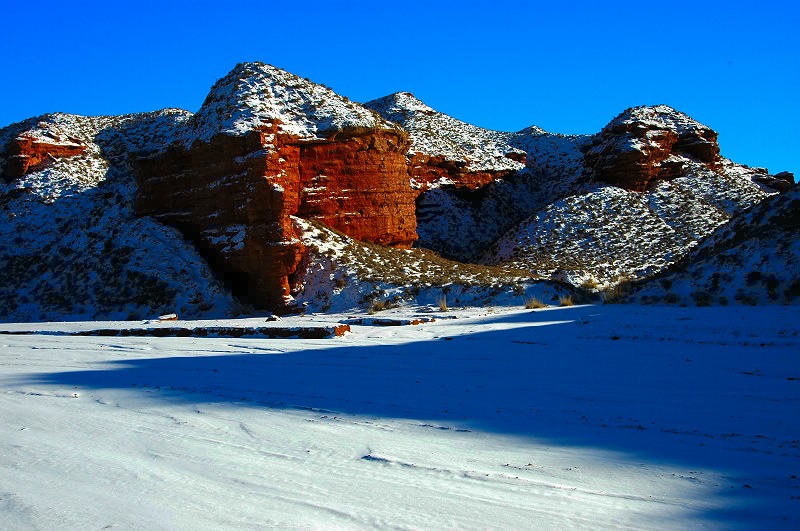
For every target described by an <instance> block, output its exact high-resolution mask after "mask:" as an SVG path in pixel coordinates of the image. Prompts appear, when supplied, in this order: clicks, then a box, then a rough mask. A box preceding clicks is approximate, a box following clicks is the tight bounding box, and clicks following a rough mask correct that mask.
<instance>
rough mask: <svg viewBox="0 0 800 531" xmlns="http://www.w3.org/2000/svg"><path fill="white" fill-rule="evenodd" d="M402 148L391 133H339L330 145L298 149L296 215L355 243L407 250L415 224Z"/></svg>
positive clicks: (402, 137) (399, 136)
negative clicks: (298, 183) (329, 228)
mask: <svg viewBox="0 0 800 531" xmlns="http://www.w3.org/2000/svg"><path fill="white" fill-rule="evenodd" d="M408 145H409V143H408V137H407V135H406V134H405V133H402V132H400V131H397V130H376V131H372V132H370V133H369V134H366V135H356V136H351V137H348V136H346V135H342V134H341V133H340V134H339V135H337V136H336V137H335V140H334V141H326V142H322V143H309V144H304V145H301V146H300V208H299V209H298V211H297V215H298V216H300V217H303V218H306V219H314V220H318V221H321V222H322V223H324V224H326V225H327V226H329V227H332V228H334V229H337V230H340V231H342V232H343V233H345V234H347V235H348V236H350V237H352V238H355V239H358V240H363V241H368V242H374V243H378V244H381V245H391V246H397V247H404V248H409V247H411V244H412V243H414V241H415V240H416V239H417V232H416V227H417V221H416V213H415V204H414V199H415V195H414V193H413V191H412V190H411V185H410V181H409V177H408V167H407V166H406V157H405V153H406V151H407V150H408Z"/></svg>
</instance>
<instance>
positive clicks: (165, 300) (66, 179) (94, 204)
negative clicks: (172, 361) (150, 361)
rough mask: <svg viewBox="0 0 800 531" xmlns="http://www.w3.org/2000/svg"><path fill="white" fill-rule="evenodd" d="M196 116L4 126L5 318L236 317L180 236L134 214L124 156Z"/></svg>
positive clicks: (0, 206)
mask: <svg viewBox="0 0 800 531" xmlns="http://www.w3.org/2000/svg"><path fill="white" fill-rule="evenodd" d="M189 116H190V113H187V112H186V111H179V110H165V111H160V112H155V113H147V114H134V115H125V116H115V117H83V116H75V115H68V114H51V115H46V116H42V117H38V118H33V119H30V120H26V121H25V122H21V123H18V124H13V125H11V126H8V127H5V128H3V129H0V168H3V173H4V180H3V182H2V183H0V270H2V271H3V274H2V275H0V320H4V321H36V320H64V319H77V320H83V319H98V318H103V319H126V318H146V317H153V316H158V315H159V314H160V313H167V312H178V313H180V314H181V315H183V316H186V317H192V316H198V317H199V316H200V315H209V316H210V315H216V316H223V315H225V314H226V312H229V311H231V310H232V308H233V301H232V300H231V298H230V296H229V295H227V294H225V292H224V290H222V288H221V286H219V285H218V284H217V283H216V282H215V281H214V280H213V275H212V274H211V271H210V270H209V269H208V267H207V266H206V265H205V263H204V261H203V260H202V259H201V258H200V257H199V256H198V255H197V253H196V252H195V250H194V248H193V247H192V246H191V245H189V244H188V243H187V242H186V241H184V240H183V238H182V237H181V236H180V234H178V233H177V232H176V231H174V230H172V229H169V228H167V227H164V226H163V225H161V224H159V223H156V222H155V221H153V220H152V219H149V218H137V217H136V216H135V215H134V208H133V201H134V193H135V186H134V182H133V177H132V173H131V170H130V166H129V164H128V157H129V155H130V154H132V153H138V152H141V151H147V150H153V149H157V148H158V147H160V146H161V145H163V143H164V142H167V141H169V139H171V138H172V135H173V134H174V131H175V127H176V125H177V124H179V123H181V122H183V121H185V120H186V119H187V118H188V117H189ZM20 139H22V141H20ZM65 144H69V145H73V146H80V149H79V150H74V151H72V152H65V151H63V150H60V149H59V148H60V146H63V145H65ZM53 146H55V149H54V148H53ZM20 147H21V148H23V149H19V148H20ZM9 148H10V149H9ZM15 158H16V160H17V161H19V160H20V159H23V160H26V161H28V162H29V163H28V164H24V165H23V164H19V163H15V162H14V160H15ZM15 164H16V168H17V170H16V171H15V169H14V168H15ZM20 171H22V172H23V173H22V175H19V172H20Z"/></svg>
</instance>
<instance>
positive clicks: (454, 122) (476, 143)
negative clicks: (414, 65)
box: [364, 92, 525, 172]
mask: <svg viewBox="0 0 800 531" xmlns="http://www.w3.org/2000/svg"><path fill="white" fill-rule="evenodd" d="M364 106H365V107H367V108H368V109H371V110H373V111H375V112H377V113H378V114H380V115H381V116H382V117H383V118H385V119H387V120H390V121H392V122H394V123H396V124H398V125H399V126H401V127H403V128H404V129H406V130H407V131H408V133H409V135H410V137H411V148H410V149H409V156H413V155H414V154H419V155H422V156H425V157H440V158H442V159H444V160H449V161H457V162H463V163H465V169H466V170H467V171H473V172H477V171H493V172H504V171H520V170H522V169H523V168H524V167H525V165H524V164H523V163H522V162H520V160H521V159H523V158H524V156H525V152H524V151H522V150H521V149H518V148H516V147H514V146H512V145H510V144H509V142H508V138H509V135H510V133H506V132H502V131H493V130H491V129H484V128H482V127H478V126H475V125H472V124H469V123H467V122H464V121H462V120H459V119H457V118H453V117H452V116H448V115H446V114H444V113H441V112H438V111H436V110H434V109H433V108H431V107H430V106H428V105H426V104H425V103H424V102H422V101H421V100H419V99H418V98H416V97H415V96H414V95H413V94H411V93H410V92H396V93H394V94H390V95H388V96H384V97H383V98H378V99H375V100H372V101H368V102H366V103H364Z"/></svg>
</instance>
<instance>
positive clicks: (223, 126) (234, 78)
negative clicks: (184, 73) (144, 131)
mask: <svg viewBox="0 0 800 531" xmlns="http://www.w3.org/2000/svg"><path fill="white" fill-rule="evenodd" d="M276 123H277V124H278V130H279V131H280V132H281V133H285V134H289V135H296V136H297V137H298V138H300V139H304V140H314V139H319V138H324V137H328V136H330V135H332V134H334V133H336V132H339V131H345V130H349V131H352V130H356V131H357V130H363V129H374V128H390V129H392V128H395V127H396V126H395V125H394V124H392V123H391V122H388V121H386V120H384V119H382V118H381V117H380V116H379V115H378V114H376V113H374V112H371V111H370V110H369V109H366V108H365V107H363V106H362V105H359V104H358V103H355V102H351V101H350V100H348V99H347V98H345V97H343V96H340V95H338V94H336V93H335V92H334V91H333V90H331V89H330V88H328V87H326V86H324V85H320V84H317V83H313V82H311V81H309V80H308V79H304V78H301V77H300V76H296V75H294V74H292V73H290V72H287V71H286V70H282V69H280V68H276V67H274V66H272V65H267V64H264V63H260V62H252V63H240V64H238V65H236V67H235V68H234V69H233V70H231V71H230V72H229V73H228V75H226V76H225V77H223V78H222V79H220V80H219V81H217V82H216V83H215V84H214V86H213V87H211V91H210V92H209V94H208V96H207V97H206V100H205V101H204V102H203V105H202V107H201V108H200V110H199V111H198V112H197V113H196V114H195V115H194V116H192V117H191V118H190V119H189V120H186V122H184V124H183V126H182V127H181V128H180V129H181V130H180V131H178V132H177V133H176V136H177V137H178V138H179V139H181V140H184V141H185V142H186V144H187V147H188V145H189V144H191V143H192V142H194V141H195V140H200V141H208V140H210V139H211V137H213V136H214V135H217V134H220V133H223V134H226V135H244V134H246V133H247V132H249V131H252V130H254V129H257V128H259V127H262V126H271V125H273V124H276Z"/></svg>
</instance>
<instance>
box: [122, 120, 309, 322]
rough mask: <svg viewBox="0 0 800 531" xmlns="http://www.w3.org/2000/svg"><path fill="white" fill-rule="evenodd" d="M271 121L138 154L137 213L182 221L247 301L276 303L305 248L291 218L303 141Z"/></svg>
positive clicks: (279, 303) (175, 223) (187, 232)
mask: <svg viewBox="0 0 800 531" xmlns="http://www.w3.org/2000/svg"><path fill="white" fill-rule="evenodd" d="M275 129H277V125H275V126H273V129H272V130H269V129H267V128H265V129H263V130H255V131H251V132H249V133H248V134H247V135H245V136H228V135H217V136H215V137H214V138H212V139H211V141H210V142H196V143H195V144H194V145H192V147H191V149H189V150H187V149H185V148H184V147H183V146H182V145H180V144H177V145H173V146H171V147H170V148H169V149H168V150H167V151H166V152H164V153H163V154H161V155H159V156H156V157H150V158H144V159H139V160H138V161H137V162H136V175H137V184H138V190H137V197H136V213H137V214H138V215H140V216H153V217H155V218H156V219H158V220H159V221H161V222H162V223H165V224H167V225H172V226H174V227H177V228H178V229H180V230H181V232H183V233H184V234H185V235H186V236H187V237H188V238H189V239H191V240H192V241H194V242H195V243H196V244H197V245H198V247H199V248H200V249H201V250H202V251H203V253H204V254H205V255H206V256H207V257H208V258H209V260H210V262H211V264H212V266H213V267H214V268H215V269H216V270H217V271H218V272H220V274H221V276H222V277H224V278H225V279H226V280H228V281H230V282H231V284H233V285H234V289H235V290H236V291H237V292H238V294H239V295H240V296H242V297H243V298H245V299H249V302H253V303H260V304H263V305H266V306H268V307H275V308H279V307H280V306H282V305H283V303H284V302H285V300H286V298H287V297H288V295H289V282H288V275H290V274H291V273H293V272H294V269H295V267H296V266H297V264H298V263H299V261H300V258H301V256H302V253H303V251H304V248H303V245H302V243H301V242H300V240H299V238H298V234H297V232H296V230H295V228H294V226H293V224H292V221H291V218H290V216H291V215H292V214H293V213H295V212H296V211H297V208H298V206H299V196H298V175H299V160H300V149H299V147H298V146H296V145H292V144H291V143H286V141H287V140H288V141H291V140H292V139H291V138H288V137H286V136H278V135H274V133H275ZM271 135H274V140H272V142H271V143H268V142H267V140H266V139H267V138H269V137H270V136H271Z"/></svg>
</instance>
